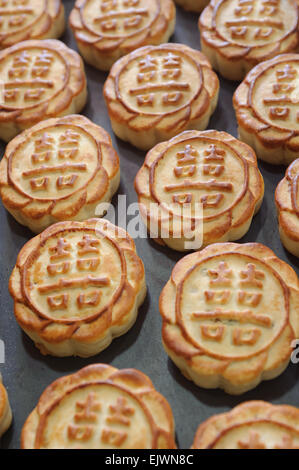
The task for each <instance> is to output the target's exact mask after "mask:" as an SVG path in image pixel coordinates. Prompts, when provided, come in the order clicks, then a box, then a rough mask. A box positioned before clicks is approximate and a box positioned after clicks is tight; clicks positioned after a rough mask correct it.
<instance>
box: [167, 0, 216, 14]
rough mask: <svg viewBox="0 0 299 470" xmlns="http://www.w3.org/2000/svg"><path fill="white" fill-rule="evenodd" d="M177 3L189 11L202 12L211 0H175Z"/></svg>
mask: <svg viewBox="0 0 299 470" xmlns="http://www.w3.org/2000/svg"><path fill="white" fill-rule="evenodd" d="M174 1H175V3H176V4H177V5H179V6H180V7H182V8H184V9H185V10H187V11H194V12H195V13H200V12H201V11H202V10H203V9H204V8H205V7H206V6H207V5H208V3H209V0H174Z"/></svg>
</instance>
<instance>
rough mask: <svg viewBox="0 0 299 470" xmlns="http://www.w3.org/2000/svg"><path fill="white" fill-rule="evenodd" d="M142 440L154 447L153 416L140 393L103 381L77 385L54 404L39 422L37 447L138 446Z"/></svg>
mask: <svg viewBox="0 0 299 470" xmlns="http://www.w3.org/2000/svg"><path fill="white" fill-rule="evenodd" d="M57 422H59V426H57ZM136 430H138V432H136ZM141 436H142V437H141ZM141 442H142V446H144V448H146V449H151V448H153V430H152V423H151V416H150V415H149V413H148V412H147V410H146V408H145V409H144V407H143V406H142V403H141V402H140V401H139V400H138V396H137V397H135V396H134V395H131V394H129V393H128V392H127V391H126V390H124V389H122V388H121V387H119V386H118V385H117V384H115V385H114V384H105V383H102V384H100V383H99V384H93V385H82V386H80V387H78V388H75V389H73V390H71V391H69V392H68V394H66V395H65V396H64V397H63V398H62V399H61V400H59V402H56V403H55V404H54V406H53V407H52V409H51V410H49V414H48V415H47V417H46V418H45V419H44V420H42V422H41V425H40V426H39V429H38V442H37V443H36V447H37V448H39V447H43V448H47V447H50V448H54V449H55V448H58V449H59V448H63V449H72V448H78V447H80V449H84V448H85V449H107V447H110V448H126V449H135V448H137V447H138V446H139V445H140V443H141ZM42 443H44V445H42Z"/></svg>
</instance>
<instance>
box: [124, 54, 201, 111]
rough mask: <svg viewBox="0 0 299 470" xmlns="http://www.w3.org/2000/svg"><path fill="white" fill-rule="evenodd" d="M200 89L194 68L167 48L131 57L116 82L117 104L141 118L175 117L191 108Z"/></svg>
mask: <svg viewBox="0 0 299 470" xmlns="http://www.w3.org/2000/svg"><path fill="white" fill-rule="evenodd" d="M190 77H192V80H190ZM202 87H203V79H202V71H201V69H200V67H198V64H197V63H196V62H195V61H194V60H193V59H192V58H191V57H190V56H189V55H186V54H184V53H183V52H182V51H179V50H178V51H176V52H175V53H174V51H173V50H172V49H168V48H167V46H163V47H160V48H159V49H156V50H154V49H153V50H152V51H149V52H148V53H145V54H144V55H141V54H140V55H139V56H137V57H132V59H131V60H128V61H127V63H126V64H125V65H124V66H123V67H122V69H121V70H120V71H119V73H118V75H117V78H116V93H117V96H118V99H119V101H120V102H121V103H122V104H123V105H124V107H125V108H127V109H128V110H129V111H132V112H135V113H138V112H141V113H142V114H145V115H155V114H156V115H163V114H165V113H175V112H177V111H179V110H180V109H182V108H185V107H186V106H189V105H191V103H192V101H193V100H194V99H195V98H196V97H197V96H198V95H199V93H200V92H201V90H202Z"/></svg>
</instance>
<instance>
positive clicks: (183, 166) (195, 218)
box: [135, 130, 264, 251]
mask: <svg viewBox="0 0 299 470" xmlns="http://www.w3.org/2000/svg"><path fill="white" fill-rule="evenodd" d="M135 189H136V192H137V194H138V201H139V206H140V214H141V216H142V219H143V221H144V223H145V224H146V226H147V229H148V232H149V233H150V234H151V236H152V238H154V239H155V240H157V241H159V243H161V242H162V243H164V244H166V245H167V246H169V247H170V248H173V249H175V250H179V251H183V250H188V249H190V248H193V246H194V248H193V249H199V248H201V247H202V246H205V245H209V244H211V243H215V242H219V241H234V240H237V239H239V238H241V237H242V236H243V235H245V233H246V232H247V231H248V229H249V227H250V224H251V221H252V217H253V215H254V214H256V212H257V211H258V210H259V208H260V206H261V203H262V200H263V196H264V181H263V177H262V175H261V174H260V172H259V170H258V167H257V161H256V156H255V153H254V152H253V150H252V149H251V148H250V147H248V145H246V144H244V143H243V142H240V141H239V140H237V139H235V138H234V137H232V136H231V135H229V134H227V133H226V132H219V131H214V130H208V131H202V132H199V131H185V132H183V133H182V134H179V135H178V136H176V137H174V138H173V139H171V140H169V141H168V142H163V143H161V144H158V145H157V146H156V147H154V148H153V149H152V150H150V151H149V153H148V154H147V156H146V158H145V161H144V164H143V166H142V167H141V169H140V170H139V172H138V174H137V176H136V179H135ZM153 231H155V232H157V233H153ZM192 240H193V243H192ZM190 243H192V245H190Z"/></svg>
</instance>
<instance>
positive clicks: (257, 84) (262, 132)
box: [233, 54, 299, 164]
mask: <svg viewBox="0 0 299 470" xmlns="http://www.w3.org/2000/svg"><path fill="white" fill-rule="evenodd" d="M298 83H299V55H298V54H282V55H279V56H277V57H275V58H274V59H271V60H268V61H265V62H263V63H261V64H259V65H257V66H256V67H255V68H254V69H252V70H251V71H250V72H249V74H248V75H247V76H246V78H245V79H244V81H243V82H242V83H241V85H239V87H238V88H237V90H236V92H235V94H234V99H233V103H234V108H235V111H236V116H237V121H238V125H239V133H240V137H241V138H242V140H243V141H245V142H248V143H249V142H250V144H251V145H252V146H253V148H255V149H256V151H257V155H258V157H259V158H261V159H263V160H266V161H268V162H271V163H274V164H280V163H283V164H289V163H291V161H292V160H294V159H296V158H297V155H298V148H299V145H298V122H299V85H298Z"/></svg>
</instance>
